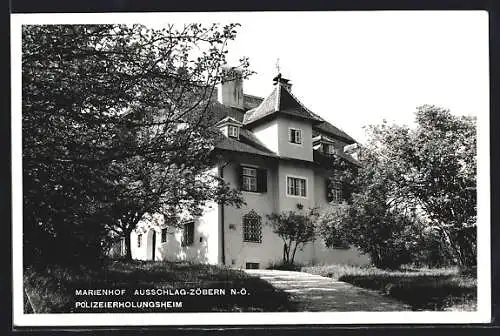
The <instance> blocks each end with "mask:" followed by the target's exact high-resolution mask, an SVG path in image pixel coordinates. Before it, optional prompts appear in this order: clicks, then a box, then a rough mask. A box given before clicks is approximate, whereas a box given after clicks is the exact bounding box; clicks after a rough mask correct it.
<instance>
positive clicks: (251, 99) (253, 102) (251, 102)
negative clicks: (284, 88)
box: [243, 94, 264, 110]
mask: <svg viewBox="0 0 500 336" xmlns="http://www.w3.org/2000/svg"><path fill="white" fill-rule="evenodd" d="M263 100H264V98H261V97H256V96H252V95H248V94H243V107H244V109H245V110H251V109H253V108H256V107H257V106H259V105H260V103H262V101H263Z"/></svg>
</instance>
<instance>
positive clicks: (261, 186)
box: [241, 166, 267, 193]
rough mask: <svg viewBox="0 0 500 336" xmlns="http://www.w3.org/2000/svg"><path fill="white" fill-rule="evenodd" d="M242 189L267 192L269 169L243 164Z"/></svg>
mask: <svg viewBox="0 0 500 336" xmlns="http://www.w3.org/2000/svg"><path fill="white" fill-rule="evenodd" d="M241 190H243V191H253V192H261V193H262V192H267V170H265V169H261V168H254V167H244V166H241Z"/></svg>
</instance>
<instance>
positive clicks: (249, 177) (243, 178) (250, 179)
mask: <svg viewBox="0 0 500 336" xmlns="http://www.w3.org/2000/svg"><path fill="white" fill-rule="evenodd" d="M241 169H242V171H241V175H242V176H241V179H242V180H243V182H242V190H241V191H243V192H251V193H257V192H258V191H257V174H258V172H257V169H258V167H254V166H249V165H241ZM245 169H251V170H252V171H254V172H255V175H245V174H244V173H243V171H244V170H245ZM245 178H247V179H248V180H249V181H255V190H250V189H251V188H248V190H247V189H244V188H243V185H245ZM249 186H251V184H249Z"/></svg>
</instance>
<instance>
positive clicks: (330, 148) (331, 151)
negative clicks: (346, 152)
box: [323, 144, 335, 154]
mask: <svg viewBox="0 0 500 336" xmlns="http://www.w3.org/2000/svg"><path fill="white" fill-rule="evenodd" d="M323 146H325V153H326V154H335V146H334V145H332V144H324V145H323Z"/></svg>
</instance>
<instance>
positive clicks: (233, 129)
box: [227, 125, 239, 138]
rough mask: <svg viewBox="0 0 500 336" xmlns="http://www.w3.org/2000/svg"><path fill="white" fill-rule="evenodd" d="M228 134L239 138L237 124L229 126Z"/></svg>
mask: <svg viewBox="0 0 500 336" xmlns="http://www.w3.org/2000/svg"><path fill="white" fill-rule="evenodd" d="M227 135H228V136H229V137H232V138H238V137H239V130H238V127H237V126H234V125H228V126H227Z"/></svg>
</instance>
